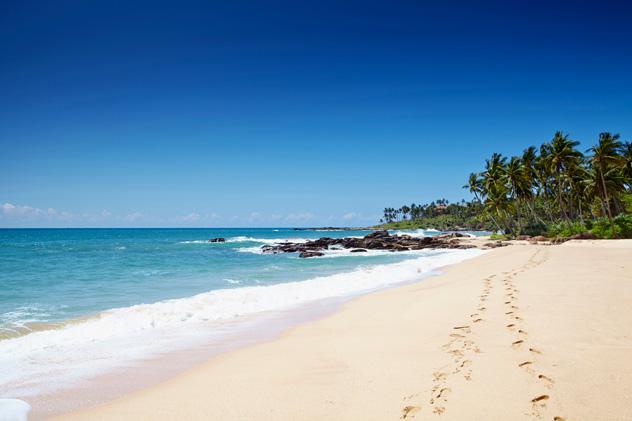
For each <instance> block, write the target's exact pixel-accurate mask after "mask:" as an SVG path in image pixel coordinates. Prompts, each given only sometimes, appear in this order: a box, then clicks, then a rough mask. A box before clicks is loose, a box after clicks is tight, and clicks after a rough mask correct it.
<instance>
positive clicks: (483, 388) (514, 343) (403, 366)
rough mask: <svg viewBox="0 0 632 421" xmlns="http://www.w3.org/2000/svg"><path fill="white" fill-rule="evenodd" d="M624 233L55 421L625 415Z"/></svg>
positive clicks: (630, 307)
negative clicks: (622, 236) (617, 237)
mask: <svg viewBox="0 0 632 421" xmlns="http://www.w3.org/2000/svg"><path fill="white" fill-rule="evenodd" d="M631 356H632V241H624V240H621V241H592V242H590V241H587V242H570V243H566V244H564V245H561V246H534V245H514V246H511V247H506V248H502V249H495V250H493V251H491V252H489V253H488V254H486V255H484V256H481V257H478V258H476V259H473V260H470V261H466V262H464V263H461V264H458V265H455V266H453V267H450V268H448V269H447V270H446V271H445V273H444V274H443V275H441V276H438V277H434V278H431V279H427V280H424V281H422V282H420V283H417V284H413V285H408V286H404V287H400V288H396V289H392V290H387V291H382V292H378V293H375V294H371V295H367V296H364V297H360V298H358V299H355V300H353V301H351V302H350V303H348V304H346V305H345V306H344V307H343V308H342V309H341V310H340V311H338V312H336V313H335V314H333V315H331V316H328V317H326V318H324V319H321V320H318V321H314V322H310V323H307V324H305V325H301V326H299V327H297V328H294V329H292V330H291V331H290V332H288V333H287V334H285V335H284V336H283V337H281V338H279V339H277V340H274V341H272V342H268V343H263V344H259V345H256V346H252V347H248V348H244V349H241V350H237V351H233V352H229V353H227V354H224V355H222V356H220V357H217V358H214V359H212V360H210V361H208V362H207V363H205V364H203V365H201V366H198V367H196V368H194V369H192V370H189V371H188V372H185V373H183V374H181V375H179V376H177V377H175V378H173V379H172V380H170V381H167V382H165V383H162V384H159V385H157V386H155V387H151V388H148V389H145V390H141V391H139V392H136V393H133V394H130V395H127V396H124V397H123V398H120V399H117V400H115V401H112V402H110V403H106V404H104V405H100V406H97V407H94V408H89V409H87V410H84V411H79V412H76V413H72V414H67V415H65V416H63V417H61V419H67V420H79V419H85V420H106V419H107V420H125V419H134V420H137V419H151V420H160V419H188V420H195V419H204V420H208V419H216V420H325V419H328V420H360V419H362V420H389V419H391V420H396V419H424V420H425V419H441V420H496V419H504V420H522V419H525V420H529V419H542V420H558V421H560V420H630V419H632V404H631V403H630V402H632V360H631Z"/></svg>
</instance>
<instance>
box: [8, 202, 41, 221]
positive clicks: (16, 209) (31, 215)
mask: <svg viewBox="0 0 632 421" xmlns="http://www.w3.org/2000/svg"><path fill="white" fill-rule="evenodd" d="M2 214H3V215H4V216H7V217H12V218H17V219H35V218H38V217H41V216H44V215H46V212H44V211H43V210H42V209H40V208H34V207H31V206H21V205H14V204H12V203H5V204H3V205H2Z"/></svg>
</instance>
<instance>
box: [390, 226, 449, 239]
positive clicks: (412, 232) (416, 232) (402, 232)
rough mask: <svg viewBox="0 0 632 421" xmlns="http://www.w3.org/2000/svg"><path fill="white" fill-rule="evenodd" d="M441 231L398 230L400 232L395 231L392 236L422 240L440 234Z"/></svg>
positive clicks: (430, 229)
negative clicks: (406, 236) (405, 236)
mask: <svg viewBox="0 0 632 421" xmlns="http://www.w3.org/2000/svg"><path fill="white" fill-rule="evenodd" d="M440 232H441V231H439V230H436V229H434V228H428V229H422V228H420V229H414V230H398V231H394V232H392V234H394V235H409V236H411V237H417V238H422V237H432V236H434V235H437V234H439V233H440Z"/></svg>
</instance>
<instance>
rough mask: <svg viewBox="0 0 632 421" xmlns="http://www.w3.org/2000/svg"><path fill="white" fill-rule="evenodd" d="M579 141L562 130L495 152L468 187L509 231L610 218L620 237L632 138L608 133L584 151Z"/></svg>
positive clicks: (631, 176) (631, 188)
mask: <svg viewBox="0 0 632 421" xmlns="http://www.w3.org/2000/svg"><path fill="white" fill-rule="evenodd" d="M578 146H579V142H577V141H575V140H572V139H571V138H570V137H569V135H567V134H564V133H562V132H560V131H558V132H556V133H555V135H554V136H553V138H552V139H551V141H549V142H545V143H543V144H542V145H541V146H540V147H539V148H536V147H535V146H530V147H528V148H526V149H525V150H524V151H523V152H522V154H521V155H519V156H512V157H510V158H507V157H504V156H502V155H501V154H499V153H494V154H493V155H492V156H491V158H489V159H487V160H486V161H485V167H484V170H483V171H482V172H480V173H471V174H470V176H469V179H468V182H467V184H466V185H465V186H463V187H464V188H466V189H468V190H469V191H470V192H471V193H472V194H473V195H474V197H475V199H476V200H478V201H480V202H481V203H482V204H483V210H484V212H485V215H486V216H488V217H489V218H490V219H491V221H492V222H493V223H494V225H495V226H496V228H497V229H498V230H501V231H504V232H506V233H513V234H520V233H532V232H533V231H542V230H544V228H545V227H547V225H552V224H556V223H557V224H559V223H566V224H567V225H568V224H570V223H573V222H577V223H578V225H579V229H582V227H584V228H586V227H589V226H590V225H592V223H593V222H595V221H597V220H598V219H599V218H607V219H608V224H609V225H610V230H611V236H613V237H615V236H617V229H616V227H615V217H616V216H617V215H620V214H625V213H627V210H626V203H625V202H626V200H629V197H630V196H628V195H626V192H627V193H630V192H632V143H630V142H621V141H620V136H619V135H618V134H611V133H609V132H603V133H600V134H599V138H598V141H597V144H595V145H594V146H592V147H590V148H589V149H587V150H586V151H585V153H582V152H581V151H580V150H579V149H578Z"/></svg>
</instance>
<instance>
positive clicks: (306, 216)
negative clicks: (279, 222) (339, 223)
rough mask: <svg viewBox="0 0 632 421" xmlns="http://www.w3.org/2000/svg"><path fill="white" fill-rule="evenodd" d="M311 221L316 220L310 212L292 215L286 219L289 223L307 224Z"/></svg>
mask: <svg viewBox="0 0 632 421" xmlns="http://www.w3.org/2000/svg"><path fill="white" fill-rule="evenodd" d="M311 219H314V214H313V213H310V212H303V213H291V214H289V215H288V216H286V217H285V220H286V221H288V222H306V221H309V220H311Z"/></svg>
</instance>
